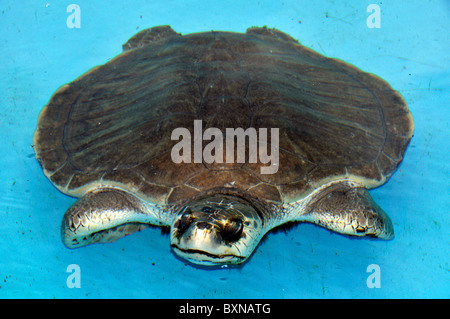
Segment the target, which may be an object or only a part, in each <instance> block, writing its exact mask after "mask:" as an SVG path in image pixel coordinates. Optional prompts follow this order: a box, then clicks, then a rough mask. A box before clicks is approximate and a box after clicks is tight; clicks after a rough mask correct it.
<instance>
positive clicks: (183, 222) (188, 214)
mask: <svg viewBox="0 0 450 319" xmlns="http://www.w3.org/2000/svg"><path fill="white" fill-rule="evenodd" d="M193 219H194V216H193V215H192V211H191V210H190V209H186V211H185V212H184V213H183V215H181V217H180V222H179V224H178V230H179V231H180V232H184V231H185V230H186V229H187V228H188V226H189V225H190V224H191V222H192V220H193Z"/></svg>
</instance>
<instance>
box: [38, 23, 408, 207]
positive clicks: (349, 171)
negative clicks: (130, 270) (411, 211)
mask: <svg viewBox="0 0 450 319" xmlns="http://www.w3.org/2000/svg"><path fill="white" fill-rule="evenodd" d="M195 119H201V120H202V121H203V130H205V129H206V128H208V127H216V128H219V129H221V130H222V132H225V128H238V127H241V128H243V129H247V128H248V127H254V128H256V129H258V128H268V129H269V131H270V128H279V146H280V151H279V169H278V172H277V173H276V174H266V175H264V174H261V173H260V166H261V165H264V164H260V163H256V164H252V163H235V164H219V163H213V164H207V163H198V164H196V163H190V164H187V163H181V164H175V163H174V162H173V161H172V160H171V156H170V154H171V149H172V147H173V146H174V145H175V144H176V143H177V142H178V141H172V140H171V132H172V130H174V129H175V128H178V127H185V128H187V129H189V130H190V131H191V132H193V122H194V120H195ZM413 127H414V124H413V120H412V116H411V114H410V113H409V111H408V108H407V106H406V103H405V101H404V100H403V98H402V97H401V95H400V94H399V93H398V92H396V91H394V90H393V89H392V88H391V87H390V85H389V84H388V83H386V82H385V81H384V80H382V79H381V78H379V77H377V76H375V75H373V74H368V73H365V72H363V71H361V70H359V69H357V68H356V67H354V66H352V65H350V64H347V63H345V62H342V61H339V60H336V59H331V58H327V57H324V56H322V55H320V54H318V53H317V52H314V51H312V50H311V49H308V48H306V47H304V46H302V45H300V44H299V43H298V42H297V41H295V40H294V39H292V38H291V37H290V36H288V35H286V34H284V33H282V32H280V31H277V30H275V29H267V28H250V29H248V30H247V32H246V33H245V34H243V33H231V32H205V33H196V34H188V35H183V36H181V35H179V34H177V33H175V32H174V31H173V30H172V29H171V28H170V27H168V26H163V27H155V28H152V29H148V30H144V31H142V32H140V33H138V34H137V35H135V36H134V37H133V38H131V39H130V41H128V42H127V43H126V44H125V45H124V52H123V53H122V54H120V55H119V56H117V57H116V58H114V59H113V60H112V61H110V62H108V63H106V64H104V65H102V66H99V67H96V68H94V69H92V70H90V71H89V72H87V73H86V74H84V75H82V76H81V77H79V78H78V79H76V80H75V81H73V82H71V83H69V84H67V85H64V86H63V87H61V88H60V89H59V90H58V91H57V92H56V93H55V94H54V95H53V97H52V98H51V99H50V101H49V103H48V105H46V106H45V107H44V109H43V110H42V112H41V115H40V117H39V122H38V129H37V130H36V133H35V136H34V143H35V149H36V154H37V158H38V160H39V161H40V163H41V164H42V166H43V168H44V172H45V174H46V175H47V176H48V178H49V179H50V180H51V181H52V182H53V183H54V184H55V185H56V186H57V187H58V188H59V189H60V190H61V191H63V192H65V193H67V194H69V195H72V196H82V195H83V194H84V193H85V192H87V191H89V190H90V189H92V188H93V187H97V186H99V185H112V186H118V187H122V188H124V189H127V190H129V191H131V192H134V193H137V194H139V195H140V196H143V197H145V198H147V199H149V200H151V201H154V202H156V203H161V204H166V203H169V204H171V203H174V202H176V201H177V200H184V199H188V198H190V197H192V196H195V195H196V194H199V192H202V191H207V190H210V189H212V188H216V187H225V188H229V189H236V190H239V191H248V192H249V193H250V194H252V195H255V196H257V197H259V198H260V199H263V200H268V201H273V202H289V201H293V200H298V199H300V198H302V197H303V196H305V194H307V193H308V192H310V191H311V190H312V189H314V188H316V187H318V186H320V185H321V184H323V183H325V182H326V181H331V180H333V179H337V178H342V177H343V176H349V177H351V178H353V179H356V180H358V181H359V182H360V183H362V184H363V185H365V186H366V187H369V188H370V187H375V186H379V185H381V184H383V183H384V182H385V181H386V180H387V179H388V178H389V177H390V176H391V174H392V173H393V172H394V171H395V169H396V168H397V166H398V165H399V163H400V162H401V160H402V158H403V154H404V152H405V149H406V147H407V145H408V143H409V140H410V138H411V136H412V132H413ZM205 144H207V142H205Z"/></svg>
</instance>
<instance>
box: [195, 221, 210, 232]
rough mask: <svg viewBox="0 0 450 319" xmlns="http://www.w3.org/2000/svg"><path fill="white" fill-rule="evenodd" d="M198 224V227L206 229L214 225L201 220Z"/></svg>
mask: <svg viewBox="0 0 450 319" xmlns="http://www.w3.org/2000/svg"><path fill="white" fill-rule="evenodd" d="M196 226H197V229H206V230H208V229H211V227H212V225H211V224H210V223H207V222H199V223H197V225H196Z"/></svg>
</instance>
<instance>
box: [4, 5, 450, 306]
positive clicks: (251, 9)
mask: <svg viewBox="0 0 450 319" xmlns="http://www.w3.org/2000/svg"><path fill="white" fill-rule="evenodd" d="M71 1H72V0H71ZM71 1H51V0H47V1H37V0H33V1H30V0H27V1H20V2H19V1H2V2H1V3H0V30H1V32H0V92H1V94H0V142H1V143H0V154H1V159H0V181H1V182H0V297H1V298H449V297H450V285H449V283H450V280H449V279H450V276H449V269H450V268H449V231H448V229H449V226H450V225H449V198H450V196H449V186H450V185H449V184H450V183H449V180H450V173H449V167H450V165H449V156H448V155H449V139H450V136H449V118H450V112H449V108H450V106H449V105H448V101H449V98H450V94H449V92H450V91H449V64H450V59H449V52H450V45H449V28H448V21H449V18H450V4H449V2H448V1H419V0H414V1H392V0H389V1H382V2H373V1H336V2H335V1H306V0H296V1H290V0H285V1H264V0H260V1H223V0H222V1H217V0H208V1H199V0H191V1H175V0H172V1H139V0H136V1H128V2H126V1H86V0H80V1H76V2H75V3H76V4H78V5H79V6H80V8H81V28H80V29H69V28H68V27H67V25H66V19H67V17H68V16H69V14H70V13H67V12H66V8H67V6H68V5H69V4H71V3H73V2H71ZM371 3H376V4H378V5H379V6H380V8H381V28H379V29H370V28H368V27H367V25H366V19H367V17H368V16H369V14H370V13H367V12H366V8H367V6H368V5H369V4H371ZM164 24H169V25H171V26H172V28H173V29H174V30H175V31H177V32H181V33H183V34H187V33H191V32H200V31H208V30H225V31H237V32H245V30H246V29H247V28H248V27H250V26H263V25H267V26H268V27H275V28H277V29H279V30H282V31H284V32H286V33H288V34H290V35H291V36H293V37H294V38H296V39H298V40H299V41H300V42H301V43H302V44H304V45H306V46H308V47H311V48H312V49H314V50H317V51H318V52H320V53H322V54H325V55H327V56H331V57H337V58H340V59H343V60H345V61H347V62H350V63H352V64H354V65H356V66H358V67H360V68H361V69H363V70H365V71H368V72H373V73H375V74H377V75H379V76H381V77H383V78H384V79H386V80H387V81H388V82H389V83H390V84H391V85H392V86H393V87H394V88H395V89H397V90H399V91H400V92H401V93H402V94H403V96H404V97H405V99H406V101H407V102H408V104H409V107H410V109H411V111H412V113H413V115H414V119H415V124H416V130H415V134H414V137H413V139H412V141H411V144H410V147H409V149H408V151H407V153H406V157H405V160H404V162H403V163H402V165H401V167H400V169H399V170H398V171H397V173H396V174H394V176H393V177H392V178H391V180H390V181H389V182H388V183H387V184H386V185H384V186H383V187H381V188H378V189H375V190H372V191H371V194H372V196H373V197H374V199H375V200H376V201H377V202H378V203H379V205H380V206H381V207H383V208H384V209H385V211H386V212H388V214H389V215H390V217H391V218H392V220H393V223H394V226H395V232H396V238H395V239H394V240H392V241H388V242H384V241H377V240H366V239H364V240H363V239H354V238H349V237H345V236H341V235H338V234H335V233H331V232H329V231H327V230H325V229H322V228H319V227H316V226H313V225H309V224H300V225H295V226H293V227H291V228H289V229H287V230H285V231H278V232H274V233H270V234H268V235H267V236H266V237H265V240H264V241H263V242H262V243H261V244H260V245H259V246H258V247H257V249H256V251H255V252H254V255H253V257H252V258H251V259H250V260H249V262H247V263H246V264H245V265H244V266H242V267H238V268H223V269H217V270H205V269H198V268H194V267H192V266H190V265H186V264H184V263H183V262H181V261H180V260H178V259H176V258H175V257H174V255H173V254H172V253H171V252H170V248H169V238H168V235H167V234H161V231H160V230H158V229H148V230H145V231H142V232H140V233H138V234H134V235H133V236H128V237H126V238H123V239H121V240H119V241H117V242H116V243H114V244H104V245H103V244H101V245H93V246H89V247H86V248H82V249H77V250H69V249H66V248H65V247H64V246H63V245H62V243H61V240H60V235H59V231H60V224H61V218H62V216H63V214H64V211H65V210H66V209H67V208H68V207H69V206H70V205H71V204H72V203H73V202H74V201H75V199H73V198H70V197H68V196H65V195H63V194H61V193H60V192H59V191H58V190H57V189H56V188H54V187H53V186H52V185H51V184H50V182H49V181H48V180H47V179H46V178H45V176H44V175H43V173H42V170H41V168H40V167H39V165H38V163H37V161H36V160H35V158H34V152H33V149H32V135H33V131H34V129H35V127H36V121H37V117H38V114H39V112H40V110H41V108H42V107H43V106H44V105H45V104H46V103H47V102H48V100H49V98H50V96H51V95H52V93H53V92H55V91H56V89H57V88H58V87H60V86H61V85H63V84H64V83H67V82H70V81H72V80H74V79H75V78H76V77H78V76H79V75H81V74H82V73H84V72H86V71H87V70H88V69H90V68H92V67H94V66H96V65H99V64H103V63H105V62H107V61H108V60H110V59H111V58H113V57H114V56H116V55H117V54H119V53H120V52H121V46H122V44H123V43H124V42H126V41H127V40H128V38H130V37H131V36H132V35H133V34H135V33H136V32H138V31H140V30H142V29H145V28H148V27H152V26H157V25H164ZM70 264H77V265H79V266H80V270H81V288H79V289H77V288H73V289H70V288H68V287H67V285H66V279H67V277H68V275H69V273H67V272H66V269H67V267H68V266H69V265H70ZM371 264H377V265H379V266H380V272H381V288H373V289H370V288H368V287H367V285H366V280H367V277H368V276H369V275H370V273H367V272H366V269H367V267H368V266H369V265H371Z"/></svg>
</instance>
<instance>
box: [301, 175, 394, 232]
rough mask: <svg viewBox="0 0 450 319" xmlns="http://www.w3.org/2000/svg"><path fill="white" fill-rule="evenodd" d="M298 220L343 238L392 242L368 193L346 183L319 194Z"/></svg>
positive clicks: (387, 220)
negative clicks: (363, 237)
mask: <svg viewBox="0 0 450 319" xmlns="http://www.w3.org/2000/svg"><path fill="white" fill-rule="evenodd" d="M299 220H300V221H306V222H311V223H314V224H317V225H320V226H323V227H325V228H327V229H329V230H332V231H335V232H338V233H341V234H346V235H354V236H369V237H378V238H381V239H386V240H387V239H392V238H394V227H393V225H392V222H391V220H390V218H389V216H388V215H387V214H386V213H385V212H384V211H383V209H382V208H381V207H380V206H378V205H377V203H375V201H374V200H373V199H372V197H371V196H370V194H369V192H368V191H367V189H366V188H364V187H352V186H351V185H350V183H347V182H343V183H338V184H334V185H332V186H329V187H327V188H325V189H324V190H323V191H321V192H320V193H319V194H318V195H317V197H316V198H315V199H313V202H312V203H311V204H310V205H308V208H307V211H306V213H304V214H302V215H301V216H300V218H299Z"/></svg>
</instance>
